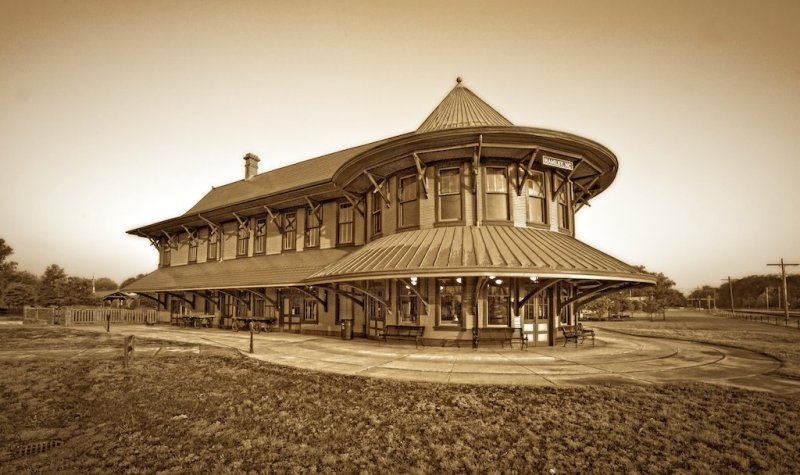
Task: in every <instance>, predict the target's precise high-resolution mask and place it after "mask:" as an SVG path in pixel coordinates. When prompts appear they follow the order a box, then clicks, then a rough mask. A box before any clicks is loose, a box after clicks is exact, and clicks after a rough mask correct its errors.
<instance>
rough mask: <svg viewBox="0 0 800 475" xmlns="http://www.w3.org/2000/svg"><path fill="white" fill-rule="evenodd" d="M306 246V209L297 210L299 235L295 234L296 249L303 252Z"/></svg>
mask: <svg viewBox="0 0 800 475" xmlns="http://www.w3.org/2000/svg"><path fill="white" fill-rule="evenodd" d="M305 246H306V209H298V210H297V234H295V249H297V250H298V251H302V250H303V249H305Z"/></svg>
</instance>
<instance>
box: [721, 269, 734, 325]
mask: <svg viewBox="0 0 800 475" xmlns="http://www.w3.org/2000/svg"><path fill="white" fill-rule="evenodd" d="M721 280H723V281H724V280H725V279H721ZM727 280H728V290H730V291H731V313H732V314H733V316H734V317H735V316H736V309H735V308H734V306H733V282H731V276H728V279H727Z"/></svg>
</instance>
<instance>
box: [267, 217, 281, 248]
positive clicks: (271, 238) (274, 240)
mask: <svg viewBox="0 0 800 475" xmlns="http://www.w3.org/2000/svg"><path fill="white" fill-rule="evenodd" d="M278 220H280V218H278ZM280 253H281V231H280V230H279V229H278V223H277V220H276V222H271V221H270V220H269V218H267V254H280Z"/></svg>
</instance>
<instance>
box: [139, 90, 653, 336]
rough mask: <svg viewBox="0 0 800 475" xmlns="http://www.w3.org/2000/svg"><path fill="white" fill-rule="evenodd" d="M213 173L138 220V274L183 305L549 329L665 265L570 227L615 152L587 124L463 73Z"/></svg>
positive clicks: (318, 327)
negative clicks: (353, 137) (338, 135)
mask: <svg viewBox="0 0 800 475" xmlns="http://www.w3.org/2000/svg"><path fill="white" fill-rule="evenodd" d="M244 161H245V176H244V179H242V180H240V181H236V182H233V183H230V184H227V185H224V186H220V187H216V188H213V189H212V190H211V191H210V192H209V193H208V194H206V196H204V197H203V198H202V199H200V201H199V202H198V203H197V204H196V205H195V206H193V207H192V208H191V209H190V210H188V211H187V212H186V213H184V214H183V215H181V216H177V217H174V218H170V219H167V220H165V221H161V222H157V223H153V224H150V225H147V226H142V227H139V228H136V229H134V230H131V231H129V233H130V234H135V235H138V236H142V237H145V238H147V239H149V240H150V242H151V243H152V244H153V245H154V246H155V247H156V248H157V249H158V251H159V255H160V260H159V267H158V269H157V270H155V271H154V272H152V273H150V274H148V275H147V276H145V277H143V278H141V279H139V280H137V281H136V282H134V283H132V284H130V285H128V286H127V287H126V288H125V289H123V290H125V291H127V292H136V293H138V294H143V295H147V296H149V297H151V298H154V299H156V300H158V301H159V303H160V305H162V306H163V308H164V309H167V310H169V311H172V312H174V313H187V312H188V313H204V314H209V315H215V317H216V318H215V325H219V326H229V325H230V324H231V323H232V319H233V317H236V316H253V317H274V318H275V319H276V321H277V328H278V329H280V330H282V331H292V332H302V333H313V334H323V335H333V334H338V333H339V332H340V324H341V322H342V321H351V322H352V325H353V329H354V333H355V334H356V335H358V336H364V337H368V338H374V337H377V336H378V335H379V334H380V332H381V330H382V329H383V328H384V326H386V325H405V326H409V327H422V328H424V336H423V338H424V340H425V341H426V342H427V343H448V342H462V341H464V342H468V341H472V338H473V334H474V333H475V332H474V329H477V328H481V329H484V328H520V329H521V331H522V332H524V333H525V334H527V335H528V338H529V341H530V344H536V345H552V344H554V343H555V341H556V339H557V338H558V336H559V332H558V327H559V326H561V325H571V324H574V323H575V315H576V313H577V310H578V309H579V308H580V306H581V305H584V304H586V303H587V302H590V301H591V300H593V299H596V298H598V297H601V296H603V295H605V294H608V293H610V292H615V291H618V290H621V289H626V288H631V287H634V286H640V285H647V284H652V283H653V282H654V279H653V278H652V277H651V276H649V275H647V274H644V273H642V272H641V271H639V270H638V269H636V268H634V267H632V266H630V265H628V264H626V263H624V262H621V261H619V260H617V259H615V258H613V257H611V256H609V255H607V254H604V253H603V252H601V251H599V250H597V249H594V248H593V247H591V246H588V245H586V244H584V243H583V242H581V241H579V240H577V239H575V213H577V212H578V211H580V210H581V209H582V208H583V207H584V206H586V205H587V203H589V201H590V200H591V199H592V198H593V197H595V196H597V195H598V194H599V193H601V192H603V191H604V190H605V189H606V188H608V187H609V186H610V185H611V183H612V181H613V180H614V177H615V175H616V173H617V167H618V163H617V159H616V157H615V156H614V154H613V153H612V152H611V151H610V150H608V149H607V148H605V147H604V146H602V145H600V144H598V143H596V142H593V141H591V140H588V139H585V138H582V137H579V136H576V135H572V134H568V133H565V132H558V131H553V130H545V129H537V128H531V127H523V126H516V125H514V124H512V123H511V122H510V121H509V120H507V119H506V118H505V117H503V116H502V115H501V114H500V113H498V112H497V111H496V110H494V109H493V108H492V107H490V106H489V105H487V104H486V103H485V102H484V101H483V100H481V99H480V98H479V97H478V96H476V95H475V94H474V93H473V92H471V91H470V90H469V89H468V88H466V87H464V86H463V85H462V84H461V81H460V79H459V80H458V81H457V84H456V86H455V87H454V88H453V90H452V91H450V93H449V94H447V96H446V97H445V98H444V100H442V102H441V103H440V104H439V105H438V106H437V107H436V108H435V109H434V110H433V112H432V113H431V114H430V116H429V117H428V118H427V119H425V121H424V122H423V123H422V124H421V125H420V126H419V127H418V128H417V129H416V130H415V131H414V132H410V133H406V134H403V135H399V136H396V137H391V138H388V139H384V140H380V141H377V142H373V143H369V144H366V145H361V146H358V147H354V148H350V149H347V150H342V151H339V152H335V153H331V154H329V155H324V156H321V157H317V158H313V159H310V160H306V161H303V162H300V163H296V164H293V165H289V166H285V167H282V168H278V169H275V170H270V171H267V172H264V173H258V164H259V158H258V157H256V156H255V155H252V154H248V155H247V156H245V157H244Z"/></svg>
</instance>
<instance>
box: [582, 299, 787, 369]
mask: <svg viewBox="0 0 800 475" xmlns="http://www.w3.org/2000/svg"><path fill="white" fill-rule="evenodd" d="M591 326H593V327H598V328H607V329H609V330H619V331H622V332H625V333H630V334H632V335H640V336H658V337H664V338H680V339H684V340H691V341H698V342H702V343H712V344H721V345H728V346H733V347H737V348H743V349H745V350H751V351H757V352H760V353H763V354H766V355H769V356H772V357H774V358H776V359H778V360H779V361H781V363H782V366H781V368H780V369H778V370H777V371H776V373H777V374H780V375H782V376H787V377H790V378H796V379H800V331H798V330H797V329H795V328H791V327H789V328H787V327H785V326H779V325H770V324H767V323H759V322H754V321H748V320H738V319H733V318H725V317H717V316H713V315H710V314H707V313H703V312H692V311H671V312H668V313H667V318H666V320H659V319H656V320H654V321H652V322H651V321H650V320H649V319H648V318H645V317H640V318H635V319H632V320H627V321H620V322H592V324H591Z"/></svg>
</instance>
